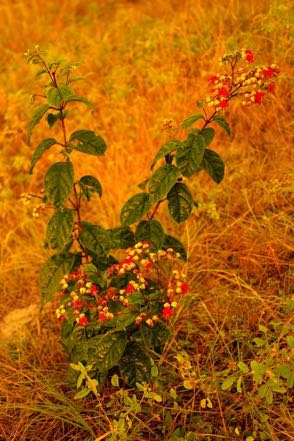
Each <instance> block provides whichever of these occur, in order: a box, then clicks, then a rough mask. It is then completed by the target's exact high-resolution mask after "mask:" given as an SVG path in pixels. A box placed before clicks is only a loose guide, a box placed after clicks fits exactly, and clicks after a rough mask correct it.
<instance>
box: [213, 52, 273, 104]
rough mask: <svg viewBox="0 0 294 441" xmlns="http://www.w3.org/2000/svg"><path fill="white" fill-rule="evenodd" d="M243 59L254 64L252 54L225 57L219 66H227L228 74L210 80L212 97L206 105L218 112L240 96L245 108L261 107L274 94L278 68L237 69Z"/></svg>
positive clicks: (237, 53) (240, 53)
mask: <svg viewBox="0 0 294 441" xmlns="http://www.w3.org/2000/svg"><path fill="white" fill-rule="evenodd" d="M242 60H245V61H246V62H247V63H248V64H252V63H253V62H254V61H255V60H254V54H253V52H252V51H250V50H245V49H241V50H238V51H235V52H234V53H233V54H226V55H224V56H223V57H221V58H220V64H221V65H224V66H226V67H228V68H229V72H224V73H223V74H217V75H213V76H211V77H210V78H209V84H210V86H211V92H212V95H211V96H209V97H207V98H206V102H207V105H208V106H209V107H214V109H215V111H216V112H219V111H221V110H225V109H226V108H227V107H228V106H229V101H230V100H231V99H232V98H235V97H239V99H240V101H241V103H242V105H245V106H248V105H250V104H261V103H262V102H263V100H264V97H265V96H266V94H267V93H274V91H275V84H274V80H275V78H276V77H277V75H278V74H279V73H280V68H279V66H277V65H276V64H272V65H271V66H256V67H252V68H250V69H249V70H248V69H246V68H244V67H238V63H239V62H240V61H242Z"/></svg>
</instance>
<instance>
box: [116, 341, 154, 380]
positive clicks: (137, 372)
mask: <svg viewBox="0 0 294 441" xmlns="http://www.w3.org/2000/svg"><path fill="white" fill-rule="evenodd" d="M151 367H152V364H151V361H150V357H149V355H148V354H146V352H144V350H143V349H142V348H141V347H140V345H139V344H137V343H134V342H130V343H128V344H127V346H126V350H125V353H124V355H123V357H122V359H121V360H120V363H119V368H120V372H121V376H122V378H123V380H124V381H125V383H127V384H128V385H129V386H131V387H134V386H136V383H143V382H145V381H147V380H148V379H149V377H150V371H151Z"/></svg>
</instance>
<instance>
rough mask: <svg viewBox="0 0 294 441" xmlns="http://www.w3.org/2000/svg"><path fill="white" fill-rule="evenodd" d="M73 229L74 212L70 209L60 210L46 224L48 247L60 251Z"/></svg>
mask: <svg viewBox="0 0 294 441" xmlns="http://www.w3.org/2000/svg"><path fill="white" fill-rule="evenodd" d="M73 227H74V210H73V209H71V208H60V209H59V210H57V211H56V213H54V214H53V216H52V217H51V219H50V220H49V222H48V227H47V234H46V240H47V242H48V245H49V246H50V247H51V248H53V249H57V250H58V251H62V250H63V249H64V247H65V245H66V244H67V243H68V241H69V240H70V239H71V234H72V231H73Z"/></svg>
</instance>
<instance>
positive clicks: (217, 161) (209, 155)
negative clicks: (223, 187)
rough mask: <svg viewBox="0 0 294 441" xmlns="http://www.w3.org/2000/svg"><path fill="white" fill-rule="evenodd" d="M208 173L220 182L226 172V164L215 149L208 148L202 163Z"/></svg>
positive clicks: (215, 180)
mask: <svg viewBox="0 0 294 441" xmlns="http://www.w3.org/2000/svg"><path fill="white" fill-rule="evenodd" d="M201 165H202V167H203V169H204V170H205V171H206V173H207V174H208V175H209V176H210V177H211V178H212V179H213V180H214V182H216V183H217V184H219V183H220V182H221V181H222V180H223V177H224V174H225V164H224V161H223V160H222V158H221V157H220V156H219V155H218V154H217V153H216V152H214V151H213V150H210V149H206V150H205V152H204V156H203V160H202V163H201Z"/></svg>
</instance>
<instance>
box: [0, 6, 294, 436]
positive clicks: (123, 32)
mask: <svg viewBox="0 0 294 441" xmlns="http://www.w3.org/2000/svg"><path fill="white" fill-rule="evenodd" d="M196 3H197V4H196V5H192V4H191V5H190V4H188V3H187V4H185V5H183V4H180V3H175V2H173V1H172V0H171V1H168V2H167V1H164V2H157V8H156V10H155V8H154V6H153V5H152V4H151V3H149V2H137V3H131V2H118V3H115V5H114V3H113V2H111V1H104V2H99V5H98V3H97V2H86V3H85V2H83V1H79V0H73V1H71V2H69V1H68V0H63V1H62V2H61V3H60V4H59V6H60V7H59V9H58V10H57V9H56V7H55V6H54V5H53V4H52V3H50V2H44V1H38V2H36V1H33V2H30V6H29V7H28V5H27V4H26V2H25V1H20V2H18V3H15V4H8V3H7V4H2V5H0V11H1V14H0V23H1V29H2V32H1V40H0V47H1V54H2V59H3V69H2V70H1V72H0V78H1V83H0V84H1V86H0V102H1V106H0V125H1V132H0V141H1V144H2V146H3V151H2V164H1V170H0V208H1V212H0V216H1V221H2V222H1V224H2V226H1V245H0V247H1V248H0V249H1V266H0V274H1V296H2V297H1V298H2V302H1V305H0V309H1V316H4V315H5V314H6V313H7V312H9V311H11V310H13V309H14V308H15V307H17V308H20V307H25V306H28V305H30V304H31V303H38V301H39V293H38V288H37V267H38V264H37V263H36V262H38V261H40V260H42V259H43V258H45V256H44V255H43V254H42V252H40V250H41V248H42V247H41V243H42V241H43V236H44V229H45V225H46V219H44V218H40V219H38V220H33V219H32V217H31V212H30V211H31V209H30V208H23V207H22V206H21V205H20V204H16V200H17V198H18V197H19V195H20V194H21V193H22V192H24V191H25V192H27V191H29V190H30V189H34V190H35V189H36V188H37V187H38V186H39V187H41V185H42V183H41V177H42V176H43V174H44V169H43V170H42V169H40V172H39V173H36V174H34V176H33V178H32V179H31V178H30V179H29V177H28V175H27V171H28V168H29V160H30V156H31V151H30V149H29V148H28V147H27V146H26V145H25V130H26V122H27V120H28V115H29V114H30V109H29V107H28V106H27V105H26V104H25V103H26V101H27V90H31V89H32V88H31V85H30V82H31V78H33V75H32V72H29V70H28V69H30V67H27V65H26V63H24V61H23V58H22V55H21V54H22V53H23V52H25V50H26V48H27V47H30V46H31V45H32V43H39V44H40V45H42V46H47V47H48V48H49V49H50V51H51V50H53V52H54V51H56V53H58V54H60V53H62V54H66V55H68V58H69V59H71V60H73V61H75V60H74V58H75V57H76V58H77V59H81V61H82V62H83V64H84V65H85V71H87V72H91V74H89V75H88V77H87V79H86V83H87V84H88V87H89V94H90V96H91V101H92V102H94V103H95V104H96V105H97V110H95V111H93V113H92V114H89V113H88V112H85V113H82V112H80V110H79V113H77V114H76V115H75V118H76V120H79V121H80V123H81V125H84V124H87V127H90V128H91V127H92V128H93V129H99V132H101V133H102V134H104V133H105V134H107V139H106V140H107V144H108V146H109V150H108V157H107V158H108V159H107V161H106V162H105V161H104V160H101V161H100V160H99V162H98V163H96V164H95V167H94V166H93V164H92V163H91V162H90V161H89V162H87V160H84V158H83V160H84V162H83V164H82V167H81V169H80V171H82V170H83V173H84V174H87V173H89V174H91V173H95V174H97V175H98V176H99V178H100V179H101V181H102V183H103V186H104V187H105V194H106V195H107V196H106V198H103V199H102V201H101V202H99V203H98V204H99V205H97V207H95V208H90V210H91V211H90V213H89V216H90V217H91V216H92V218H93V219H95V220H96V221H97V219H99V223H101V224H103V225H105V226H109V227H112V226H114V225H116V224H117V223H118V215H119V208H120V207H121V206H122V204H123V202H124V201H125V200H126V199H127V198H128V197H129V196H130V195H131V194H133V190H134V189H135V185H136V183H137V182H140V181H141V180H142V177H144V176H146V177H147V175H148V170H146V167H145V164H146V163H149V162H150V161H149V158H150V157H151V156H152V157H153V156H154V152H155V151H156V150H157V143H159V142H161V141H162V139H163V137H164V134H163V133H161V132H160V127H161V125H162V121H163V120H164V119H166V118H168V119H170V118H171V119H175V120H176V121H181V119H182V118H183V117H184V115H186V114H187V113H188V112H189V109H191V111H192V113H193V108H194V103H195V102H196V101H197V100H198V99H199V98H201V96H202V92H201V91H202V90H203V88H204V87H206V83H207V77H208V76H209V75H210V74H211V73H214V71H215V70H216V69H217V67H216V61H215V60H217V57H218V56H220V55H221V54H222V53H223V51H224V50H226V49H228V50H229V49H232V48H233V49H235V48H237V47H250V48H252V49H253V50H254V51H255V52H259V54H260V55H259V56H260V58H263V59H264V62H265V63H267V62H268V61H271V60H273V61H274V62H277V63H278V64H279V65H281V68H282V72H283V74H282V80H281V82H280V84H279V86H278V88H277V93H276V96H275V98H274V104H273V105H269V106H266V107H262V106H260V107H258V108H256V109H251V110H250V112H245V111H244V110H242V109H240V108H236V109H234V112H232V113H231V114H230V119H231V121H230V122H231V125H232V126H233V127H234V133H235V134H236V135H235V138H234V139H233V140H232V141H231V142H229V141H228V140H227V139H225V137H222V134H221V133H220V134H219V137H218V139H220V140H221V141H220V145H219V146H218V148H219V151H220V153H221V154H222V156H223V157H225V159H226V164H227V173H226V178H225V180H224V181H223V183H222V184H221V186H220V187H219V189H218V191H216V189H215V187H214V184H212V183H210V182H208V180H207V181H206V178H205V177H204V176H201V175H200V177H199V178H197V180H195V182H194V183H193V191H194V195H195V199H196V200H198V201H200V202H201V203H200V204H199V209H198V210H197V209H195V212H194V215H193V216H191V219H190V220H189V221H188V224H187V227H185V228H184V229H182V227H178V226H170V229H173V231H170V233H172V234H173V235H177V236H178V237H179V238H181V239H182V240H183V241H184V242H185V243H186V244H187V246H188V250H189V254H190V259H189V268H188V270H189V275H190V280H191V285H192V288H193V290H192V292H193V294H192V295H191V296H189V297H188V298H187V304H186V305H185V308H183V309H182V311H181V313H180V315H179V317H178V320H177V322H176V324H175V329H174V334H175V338H174V339H173V341H172V345H170V346H168V347H167V348H166V351H165V353H164V355H163V357H162V360H161V368H160V369H161V371H160V375H159V380H160V381H159V380H158V382H157V386H156V387H154V389H153V392H155V393H158V394H159V395H162V396H163V398H164V393H167V392H166V391H168V393H170V392H169V391H170V390H171V389H175V390H176V393H177V396H178V397H177V398H173V397H171V396H170V397H169V398H168V399H167V398H164V400H163V401H162V402H157V401H156V400H151V401H150V398H146V396H145V395H146V394H145V395H144V392H143V391H142V392H141V393H140V394H139V395H138V398H137V400H138V403H137V404H136V402H135V399H134V398H133V395H134V392H133V391H132V390H128V391H127V392H126V395H124V396H123V395H120V394H122V392H121V391H119V390H117V389H116V388H115V387H113V386H112V385H111V384H109V385H108V386H107V387H106V389H105V391H104V393H103V395H101V396H100V398H99V400H97V399H88V400H86V401H83V402H78V403H77V402H75V401H74V400H73V393H72V392H71V391H70V389H69V388H68V386H67V385H66V366H67V361H66V360H65V358H64V354H63V353H62V351H61V348H60V345H59V341H58V339H59V337H58V336H59V330H58V325H57V324H56V322H55V319H54V317H53V313H52V311H53V308H52V310H51V309H50V308H49V311H46V314H44V313H43V314H42V315H40V317H39V322H38V323H37V324H36V325H34V326H33V327H32V328H31V333H30V335H29V336H28V337H27V338H26V339H25V340H23V341H19V340H16V341H14V342H12V343H11V342H9V343H6V342H3V344H2V350H1V355H0V363H1V369H0V396H1V402H2V404H1V412H0V428H1V429H0V430H1V431H0V437H2V439H4V440H9V441H12V440H15V441H21V440H30V441H33V440H39V439H40V438H42V439H46V440H48V441H49V440H62V439H72V440H80V439H83V440H94V439H95V438H98V439H101V440H102V439H110V437H111V436H112V435H113V436H114V434H115V433H117V438H114V439H117V440H120V439H121V440H123V439H128V440H136V441H137V440H162V439H164V440H176V439H179V440H180V439H187V440H189V436H190V435H189V432H190V433H193V434H194V438H195V439H199V440H201V439H203V440H214V439H224V440H231V439H232V440H235V439H236V440H237V439H240V440H242V439H246V437H247V436H253V437H254V438H255V439H269V440H274V441H283V440H285V441H286V440H289V439H291V438H292V437H293V436H294V434H293V430H294V429H293V423H292V422H291V416H292V417H293V399H292V398H291V396H290V394H288V393H286V394H282V395H276V396H275V397H274V400H273V403H272V404H268V403H266V401H265V400H263V399H260V398H259V397H258V395H256V393H255V392H254V390H253V391H252V388H251V383H250V381H251V380H249V379H246V380H244V381H245V385H246V388H245V389H244V390H245V391H244V392H243V393H238V392H236V390H235V389H234V388H232V389H225V390H222V388H221V384H222V382H223V381H224V379H225V378H226V377H227V376H230V375H231V374H234V373H235V372H237V369H238V367H237V364H238V362H239V361H240V360H243V361H245V363H246V364H247V365H250V361H253V360H255V361H258V362H262V361H263V360H265V359H266V358H267V357H268V356H269V352H270V351H273V349H275V348H276V346H277V349H278V357H280V355H279V354H280V351H281V350H282V349H283V345H284V341H285V336H286V335H287V332H288V333H289V330H290V325H291V318H292V316H293V298H292V297H291V293H292V292H293V286H292V285H291V280H292V276H293V266H292V264H291V258H292V257H293V249H294V247H293V241H292V240H291V233H292V232H293V223H292V221H291V215H292V214H293V213H291V194H293V186H292V188H291V175H290V170H291V164H292V162H291V157H292V152H291V148H290V146H291V135H290V129H291V113H290V107H289V103H290V100H291V87H290V86H291V84H290V74H291V72H292V70H293V67H292V66H293V58H291V57H292V55H291V50H290V48H291V46H292V44H291V39H293V36H291V29H290V28H289V27H288V24H287V23H289V18H290V14H291V2H290V1H285V2H283V4H282V3H281V2H278V1H271V2H268V1H265V0H262V1H260V2H236V1H232V2H231V3H230V5H229V7H228V3H227V2H225V1H224V0H221V1H219V2H210V1H207V0H206V1H205V2H204V1H203V0H198V1H197V2H196ZM114 6H115V7H114ZM273 27H274V29H277V31H276V32H274V33H273V32H272V29H273ZM15 29H17V30H18V32H17V33H15V32H14V30H15ZM48 29H50V38H48ZM81 29H82V32H81V31H80V30H81ZM279 30H281V32H280V31H279ZM292 41H293V40H292ZM53 42H54V44H53ZM83 89H84V86H83ZM74 123H75V122H73V124H74ZM40 127H41V126H40ZM46 130H47V129H45V128H44V133H40V132H39V133H40V138H41V137H44V136H45V135H46V134H45V131H46ZM69 130H70V127H69ZM40 131H41V129H40ZM36 141H37V140H36ZM122 150H127V151H128V155H127V156H126V155H124V157H125V158H126V159H125V161H122V160H121V156H122V155H121V152H122ZM118 159H119V160H118ZM78 160H79V158H78V159H77V162H78ZM47 161H48V162H47V165H46V164H45V165H44V167H46V166H48V164H49V163H50V156H48V157H47ZM121 176H126V179H124V180H123V182H122V180H121V179H120V182H122V185H120V187H119V188H117V189H115V188H114V187H113V182H115V181H116V179H117V178H118V177H121ZM292 178H293V176H292ZM86 209H88V207H87V208H86ZM46 216H47V215H45V217H46ZM48 216H49V215H48ZM161 217H162V219H164V220H165V221H166V223H167V222H168V218H167V214H166V213H165V212H164V211H162V212H161ZM170 225H171V224H170ZM272 322H281V325H279V326H277V327H276V328H275V329H273V327H272V324H271V323H272ZM260 326H263V327H266V328H268V329H269V331H268V335H270V340H269V341H267V343H266V344H265V347H261V348H260V352H258V349H257V348H255V347H254V344H252V341H253V340H254V339H255V338H261V337H262V336H261V333H260ZM267 338H268V337H267ZM281 342H282V344H280V343H281ZM274 345H276V346H274ZM183 351H184V352H183ZM179 353H180V354H182V353H186V354H187V356H188V357H189V362H190V363H191V366H192V367H191V370H190V371H189V372H190V374H191V375H192V373H193V372H194V373H195V376H193V375H194V374H193V375H192V377H191V378H190V380H191V379H192V380H193V379H195V378H196V380H197V383H195V384H192V385H193V388H192V389H191V390H189V389H186V388H185V387H184V381H185V379H184V377H185V376H184V377H183V375H184V374H183V369H182V370H181V368H180V362H179V361H178V360H177V359H176V357H177V355H178V354H179ZM190 374H189V375H190ZM185 375H186V374H185ZM187 375H188V374H187ZM187 375H186V377H187ZM191 375H190V376H191ZM246 378H247V377H246ZM164 379H166V380H164ZM192 380H191V381H192ZM186 381H187V378H186ZM155 383H156V382H155ZM192 383H193V382H192ZM186 386H187V384H186ZM179 397H180V398H179ZM207 398H209V399H210V400H211V407H209V406H210V402H209V401H207ZM129 399H130V400H131V403H130V401H129ZM132 400H134V401H132ZM202 400H206V401H205V403H204V401H202ZM175 403H178V404H175ZM263 415H267V417H268V418H267V419H264V417H263ZM121 419H123V420H124V423H122V422H120V423H119V421H120V420H121ZM119 424H120V426H119ZM254 432H255V433H254ZM184 433H186V434H184ZM251 434H253V435H251ZM119 437H120V438H119ZM124 437H126V438H124ZM262 437H263V438H262ZM190 439H193V438H192V435H191V438H190Z"/></svg>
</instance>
